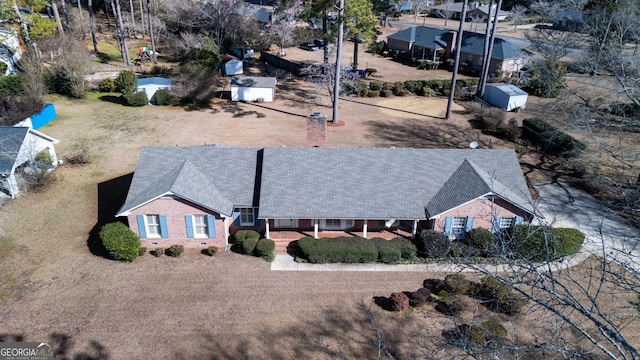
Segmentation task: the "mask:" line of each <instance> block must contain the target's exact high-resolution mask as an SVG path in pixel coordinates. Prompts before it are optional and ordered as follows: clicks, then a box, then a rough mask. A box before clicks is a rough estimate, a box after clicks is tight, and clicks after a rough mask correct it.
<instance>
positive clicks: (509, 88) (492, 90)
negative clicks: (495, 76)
mask: <svg viewBox="0 0 640 360" xmlns="http://www.w3.org/2000/svg"><path fill="white" fill-rule="evenodd" d="M528 96H529V94H527V93H526V92H525V91H524V90H522V89H520V88H519V87H517V86H515V85H512V84H487V86H486V88H485V91H484V98H483V99H482V100H484V101H486V102H488V103H489V104H491V105H493V106H496V107H499V108H502V109H505V110H507V111H512V110H520V109H524V108H525V106H526V105H527V97H528Z"/></svg>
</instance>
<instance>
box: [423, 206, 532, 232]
mask: <svg viewBox="0 0 640 360" xmlns="http://www.w3.org/2000/svg"><path fill="white" fill-rule="evenodd" d="M447 216H473V217H474V219H473V227H474V228H479V227H482V228H485V229H487V230H491V227H492V226H493V218H494V216H499V217H515V216H520V217H522V218H523V219H524V220H525V221H529V220H530V217H529V215H528V214H527V213H526V212H524V211H522V210H520V209H518V208H517V207H515V206H513V205H511V204H510V203H508V202H506V201H504V200H502V199H495V201H493V202H492V201H491V200H490V199H478V200H474V201H472V202H470V203H468V204H465V205H462V206H460V207H458V208H456V209H453V210H451V211H447V212H445V213H443V214H442V215H440V217H439V218H438V219H434V220H433V221H434V222H435V228H434V230H436V231H439V232H443V231H444V222H445V219H446V217H447Z"/></svg>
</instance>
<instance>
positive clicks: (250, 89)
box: [231, 76, 276, 102]
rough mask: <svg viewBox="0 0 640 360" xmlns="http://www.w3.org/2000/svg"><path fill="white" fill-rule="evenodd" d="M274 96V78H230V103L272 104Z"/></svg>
mask: <svg viewBox="0 0 640 360" xmlns="http://www.w3.org/2000/svg"><path fill="white" fill-rule="evenodd" d="M275 94H276V78H275V77H256V76H234V77H233V78H231V100H232V101H265V102H272V101H273V99H274V97H275Z"/></svg>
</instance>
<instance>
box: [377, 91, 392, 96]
mask: <svg viewBox="0 0 640 360" xmlns="http://www.w3.org/2000/svg"><path fill="white" fill-rule="evenodd" d="M392 95H393V91H391V90H389V89H383V90H381V91H380V96H381V97H391V96H392Z"/></svg>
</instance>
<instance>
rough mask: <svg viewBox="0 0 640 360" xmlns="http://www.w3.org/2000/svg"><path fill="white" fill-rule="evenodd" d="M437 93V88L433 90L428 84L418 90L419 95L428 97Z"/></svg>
mask: <svg viewBox="0 0 640 360" xmlns="http://www.w3.org/2000/svg"><path fill="white" fill-rule="evenodd" d="M435 93H436V92H435V90H433V89H432V88H430V87H428V86H424V87H421V88H420V89H419V90H418V92H417V94H418V95H420V96H427V97H429V96H433V95H435Z"/></svg>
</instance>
